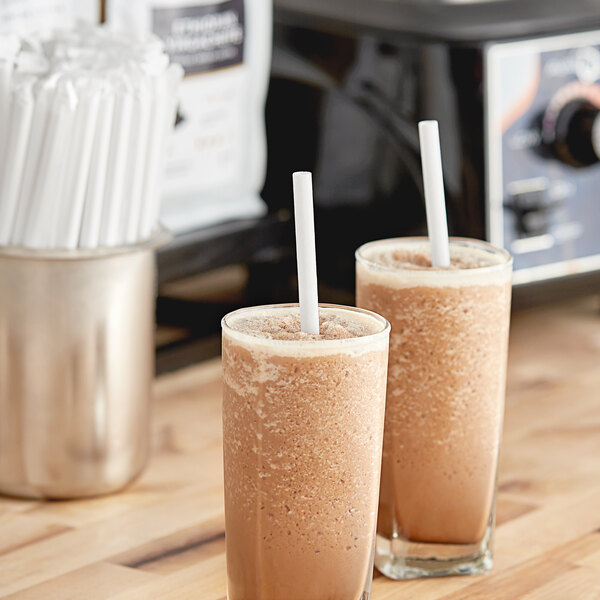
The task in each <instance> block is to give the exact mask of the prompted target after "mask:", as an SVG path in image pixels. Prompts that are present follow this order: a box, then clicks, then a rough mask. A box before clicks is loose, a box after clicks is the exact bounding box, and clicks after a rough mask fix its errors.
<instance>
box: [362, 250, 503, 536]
mask: <svg viewBox="0 0 600 600" xmlns="http://www.w3.org/2000/svg"><path fill="white" fill-rule="evenodd" d="M405 258H406V257H405ZM474 266H475V265H474ZM371 274H372V273H369V271H368V269H366V268H365V267H364V266H362V267H359V268H358V277H357V305H358V306H361V307H364V308H368V309H370V310H373V311H375V312H378V313H380V314H382V315H383V316H385V317H386V318H387V319H388V320H389V321H390V323H391V325H392V333H391V339H390V363H389V372H388V389H387V406H386V421H385V434H384V450H383V465H382V481H381V492H380V502H379V519H378V533H380V534H381V535H383V536H385V537H386V538H388V539H389V538H392V537H394V536H396V535H399V536H401V537H404V538H406V539H408V540H411V541H415V542H430V543H450V544H470V543H477V542H479V541H481V539H482V537H483V535H484V532H485V530H486V527H487V524H488V521H489V517H490V513H491V508H492V502H493V497H494V489H495V480H496V468H497V455H498V447H499V443H500V435H501V427H502V415H503V407H504V385H505V371H506V351H507V338H508V322H509V318H508V311H509V305H510V283H509V282H508V281H506V277H505V278H504V281H503V280H502V278H497V280H496V281H494V280H493V279H492V278H488V280H486V282H485V284H484V285H470V284H461V285H455V286H452V285H444V286H439V285H422V286H419V285H418V284H417V279H416V278H415V271H412V274H411V275H410V276H409V277H408V280H409V284H408V285H407V287H403V286H402V285H398V282H399V281H400V280H401V277H402V276H401V274H395V273H390V274H389V275H386V274H382V273H378V274H377V275H376V276H373V277H371ZM386 277H389V285H386V284H385V283H386ZM399 278H400V279H399ZM448 283H449V284H451V283H452V281H451V280H448Z"/></svg>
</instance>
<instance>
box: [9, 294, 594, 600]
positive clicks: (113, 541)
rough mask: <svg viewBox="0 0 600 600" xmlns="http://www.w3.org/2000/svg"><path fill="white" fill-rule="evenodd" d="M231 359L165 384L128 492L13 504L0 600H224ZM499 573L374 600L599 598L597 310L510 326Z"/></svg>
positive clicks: (385, 585) (377, 591) (403, 589)
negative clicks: (227, 368) (224, 388)
mask: <svg viewBox="0 0 600 600" xmlns="http://www.w3.org/2000/svg"><path fill="white" fill-rule="evenodd" d="M220 396H221V386H220V363H219V361H218V360H214V361H211V362H207V363H203V364H201V365H199V366H195V367H193V368H189V369H186V370H183V371H179V372H176V373H173V374H169V375H166V376H163V377H161V378H159V379H158V380H157V382H156V406H155V413H154V417H155V418H154V426H153V436H154V451H153V456H152V460H151V462H150V465H149V467H148V469H147V470H146V472H145V473H144V475H143V476H142V477H141V478H140V479H139V480H138V481H137V482H135V483H134V484H133V485H132V486H130V487H129V488H128V489H126V490H125V491H123V492H122V493H120V494H116V495H113V496H108V497H105V498H95V499H89V500H84V501H73V502H35V501H22V500H16V499H9V498H0V597H1V598H14V599H18V600H80V599H81V600H138V599H139V600H158V599H160V600H162V599H165V600H167V599H168V600H187V599H189V600H192V599H194V600H221V599H224V598H225V597H226V589H225V556H224V548H225V543H224V521H223V499H222V496H223V483H222V459H221V433H220V432H221V425H220V418H221V416H220ZM497 512H498V527H497V533H496V543H495V564H494V569H493V570H492V572H491V573H489V574H487V575H484V576H477V577H453V578H443V579H436V580H428V581H411V582H394V581H390V580H387V579H385V578H384V577H381V576H379V575H376V578H375V581H374V584H373V600H385V599H396V598H397V599H399V600H402V599H406V600H408V599H415V600H416V599H418V600H434V599H435V600H437V599H444V600H455V599H456V600H458V599H460V600H474V599H484V598H485V599H486V600H489V599H492V600H493V599H496V598H497V599H507V600H508V599H510V600H513V599H516V598H519V599H522V598H526V599H534V598H536V599H545V600H548V599H557V600H558V599H560V600H588V599H590V600H591V599H598V598H600V303H599V302H598V299H597V298H588V299H583V300H578V301H576V302H571V303H567V304H561V305H554V306H550V307H544V308H537V309H531V310H528V311H521V312H517V313H516V314H514V315H513V323H512V331H511V342H510V354H509V372H508V395H507V405H506V418H505V428H504V441H503V448H502V458H501V467H500V475H499V496H498V511H497Z"/></svg>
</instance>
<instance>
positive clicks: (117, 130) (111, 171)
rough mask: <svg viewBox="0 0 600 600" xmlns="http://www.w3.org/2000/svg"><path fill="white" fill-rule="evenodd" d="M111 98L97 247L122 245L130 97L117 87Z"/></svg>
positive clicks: (129, 126) (127, 92) (131, 97)
mask: <svg viewBox="0 0 600 600" xmlns="http://www.w3.org/2000/svg"><path fill="white" fill-rule="evenodd" d="M120 88H121V89H118V90H117V93H116V96H115V109H114V115H113V126H112V131H111V143H110V150H109V154H108V166H107V170H106V188H105V190H104V207H103V210H102V225H101V227H100V245H101V246H115V245H117V244H119V243H123V241H124V240H122V239H121V231H122V230H123V225H122V222H121V219H122V211H123V206H122V205H123V202H125V201H127V198H126V197H125V190H124V182H125V173H126V171H125V170H126V168H127V153H128V151H129V148H128V142H129V139H130V138H129V132H130V129H131V116H132V110H133V96H132V94H131V91H130V90H129V89H127V87H126V86H125V85H123V84H122V85H121V86H120Z"/></svg>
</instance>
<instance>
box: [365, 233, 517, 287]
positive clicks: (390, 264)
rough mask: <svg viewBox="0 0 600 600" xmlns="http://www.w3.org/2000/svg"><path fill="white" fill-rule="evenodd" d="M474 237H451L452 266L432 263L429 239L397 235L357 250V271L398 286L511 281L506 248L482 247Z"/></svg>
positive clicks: (378, 282)
mask: <svg viewBox="0 0 600 600" xmlns="http://www.w3.org/2000/svg"><path fill="white" fill-rule="evenodd" d="M476 244H477V242H475V244H474V243H473V240H464V239H462V238H451V244H450V266H449V267H445V268H439V267H433V266H432V265H431V252H430V245H429V242H428V241H425V240H423V239H422V238H394V239H389V240H380V241H377V242H371V243H369V244H365V245H364V246H361V248H359V250H357V259H360V260H359V262H358V264H357V273H358V274H359V277H361V279H362V280H363V281H365V282H367V281H368V282H369V283H372V284H373V285H385V286H391V287H396V288H403V287H413V286H415V285H427V286H436V287H446V286H450V287H460V286H468V285H493V284H495V283H497V284H502V283H506V282H507V281H509V280H510V272H508V273H507V271H506V269H505V268H504V265H505V264H506V262H507V260H508V258H509V255H508V253H507V252H506V251H504V250H499V249H497V248H491V247H490V246H489V244H485V243H481V244H480V246H477V245H476Z"/></svg>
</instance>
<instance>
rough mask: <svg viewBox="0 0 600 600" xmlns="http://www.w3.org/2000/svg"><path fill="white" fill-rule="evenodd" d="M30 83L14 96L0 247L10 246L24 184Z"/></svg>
mask: <svg viewBox="0 0 600 600" xmlns="http://www.w3.org/2000/svg"><path fill="white" fill-rule="evenodd" d="M32 86H33V82H29V83H27V84H25V85H23V86H22V87H20V88H17V89H16V90H15V91H14V93H13V100H12V108H11V111H10V127H9V131H8V136H7V145H6V149H7V151H6V157H5V160H4V162H3V165H2V167H3V169H2V175H1V176H0V245H6V244H9V243H10V238H11V234H12V231H13V227H14V221H15V216H16V214H17V207H18V201H19V193H20V191H21V182H22V180H23V168H24V165H25V156H26V154H27V143H28V141H29V131H30V128H31V119H32V116H33V107H34V98H33V92H32Z"/></svg>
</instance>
